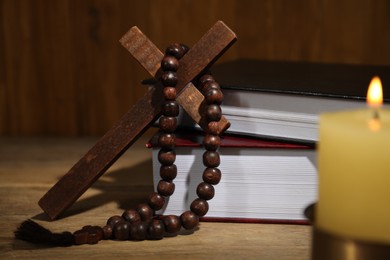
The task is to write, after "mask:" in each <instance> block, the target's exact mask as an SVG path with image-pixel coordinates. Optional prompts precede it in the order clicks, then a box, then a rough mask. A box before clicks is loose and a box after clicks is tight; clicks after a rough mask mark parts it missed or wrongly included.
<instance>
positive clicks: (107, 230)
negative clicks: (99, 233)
mask: <svg viewBox="0 0 390 260" xmlns="http://www.w3.org/2000/svg"><path fill="white" fill-rule="evenodd" d="M103 238H104V239H110V238H112V227H111V226H110V225H105V226H104V227H103Z"/></svg>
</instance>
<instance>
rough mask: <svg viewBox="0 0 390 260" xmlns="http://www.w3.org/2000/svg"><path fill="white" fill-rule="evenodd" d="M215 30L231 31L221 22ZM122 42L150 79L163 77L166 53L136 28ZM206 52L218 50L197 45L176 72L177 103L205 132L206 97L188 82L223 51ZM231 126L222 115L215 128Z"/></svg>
mask: <svg viewBox="0 0 390 260" xmlns="http://www.w3.org/2000/svg"><path fill="white" fill-rule="evenodd" d="M214 27H217V28H220V29H219V30H221V31H224V30H230V29H228V28H227V27H226V26H225V25H224V24H223V23H222V22H217V23H216V25H215V26H214ZM209 33H210V31H209ZM206 35H207V34H206ZM223 35H225V34H224V33H221V36H223ZM217 42H218V41H216V42H214V44H217ZM222 42H224V41H222ZM120 43H121V44H122V45H123V47H125V48H126V49H127V50H128V51H129V52H130V54H131V55H132V56H133V57H134V58H135V59H136V60H137V61H138V62H139V63H140V64H141V66H142V67H144V69H145V70H146V71H147V72H148V73H149V74H150V75H151V76H153V77H154V78H156V79H158V78H159V77H160V75H161V73H162V71H161V69H160V63H161V60H162V59H163V57H164V54H163V53H162V52H161V51H160V50H159V49H158V48H157V47H156V46H155V45H154V44H153V42H151V41H150V40H149V38H148V37H146V36H145V35H144V34H143V33H142V32H141V31H140V30H139V29H138V28H137V27H136V26H134V27H132V28H131V29H130V30H129V31H128V32H127V33H126V34H125V35H124V36H123V37H122V38H121V40H120ZM208 43H210V42H208ZM232 43H233V42H232ZM232 43H231V44H232ZM229 46H230V45H228V46H226V47H225V50H226V49H227V48H228V47H229ZM201 48H203V49H201ZM207 50H209V51H210V52H212V51H214V52H215V51H216V49H215V48H210V46H204V45H201V44H197V45H195V46H194V47H193V48H191V49H190V50H189V53H188V54H186V55H184V57H183V58H182V59H181V60H180V67H179V70H178V71H177V77H178V79H179V82H178V84H177V86H176V90H177V92H178V96H177V99H176V101H177V102H178V103H179V105H180V106H181V107H182V108H183V109H184V110H185V111H186V112H187V114H188V115H189V116H190V117H191V118H192V119H193V120H194V121H195V122H196V123H197V124H198V125H200V126H201V127H202V128H203V129H204V130H205V131H207V130H208V125H207V121H206V120H203V119H204V118H205V115H204V110H203V109H201V108H202V104H204V102H205V101H204V100H205V98H204V96H203V95H202V93H200V91H199V90H198V89H197V88H196V87H195V86H194V85H193V84H192V82H188V79H191V80H192V79H194V78H195V77H196V76H197V74H195V72H198V74H199V72H200V70H203V71H205V70H207V69H208V68H209V67H210V66H211V65H212V64H213V63H214V62H215V60H216V58H218V56H220V55H221V54H222V53H223V52H224V50H223V51H221V52H220V53H219V55H215V54H213V53H209V52H208V51H207ZM194 53H196V54H199V55H198V57H197V59H198V62H194V60H193V59H192V57H194V56H195V55H196V54H195V55H194ZM210 56H211V57H213V56H215V59H214V60H212V61H210V60H209V57H210ZM188 57H190V58H188ZM205 64H207V65H205ZM194 65H198V66H199V69H197V68H195V69H194V68H193V66H194ZM157 82H158V83H156V85H155V87H157V88H162V86H161V84H160V82H159V81H157ZM187 83H188V84H187ZM184 84H187V85H184ZM182 91H183V92H182ZM229 126H230V123H229V122H228V120H227V119H226V118H225V117H224V116H222V117H221V119H220V120H219V121H218V126H217V127H216V128H217V134H220V133H223V132H224V131H225V130H226V129H227V128H228V127H229Z"/></svg>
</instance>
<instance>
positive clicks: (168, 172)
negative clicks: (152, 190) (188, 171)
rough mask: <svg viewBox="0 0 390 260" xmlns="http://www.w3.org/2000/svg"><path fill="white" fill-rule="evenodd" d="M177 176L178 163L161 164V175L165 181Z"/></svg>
mask: <svg viewBox="0 0 390 260" xmlns="http://www.w3.org/2000/svg"><path fill="white" fill-rule="evenodd" d="M176 176H177V167H176V164H172V165H161V166H160V177H161V178H162V179H163V180H165V181H172V180H173V179H175V178H176Z"/></svg>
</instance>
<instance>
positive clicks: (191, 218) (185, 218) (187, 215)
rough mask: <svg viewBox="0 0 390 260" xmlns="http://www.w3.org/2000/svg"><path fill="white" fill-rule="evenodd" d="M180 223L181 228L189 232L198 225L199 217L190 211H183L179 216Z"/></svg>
mask: <svg viewBox="0 0 390 260" xmlns="http://www.w3.org/2000/svg"><path fill="white" fill-rule="evenodd" d="M180 221H181V225H182V226H183V228H185V229H188V230H191V229H194V228H195V227H196V226H197V225H198V224H199V217H198V216H197V215H196V214H195V213H194V212H192V211H185V212H184V213H183V214H181V215H180Z"/></svg>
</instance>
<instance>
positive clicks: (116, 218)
mask: <svg viewBox="0 0 390 260" xmlns="http://www.w3.org/2000/svg"><path fill="white" fill-rule="evenodd" d="M123 220H124V219H123V218H122V217H121V216H112V217H110V218H109V219H108V220H107V225H109V226H111V227H114V226H115V224H116V223H117V222H119V221H123Z"/></svg>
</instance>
